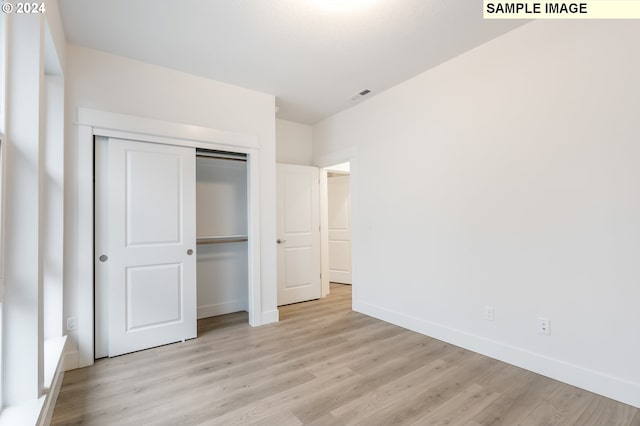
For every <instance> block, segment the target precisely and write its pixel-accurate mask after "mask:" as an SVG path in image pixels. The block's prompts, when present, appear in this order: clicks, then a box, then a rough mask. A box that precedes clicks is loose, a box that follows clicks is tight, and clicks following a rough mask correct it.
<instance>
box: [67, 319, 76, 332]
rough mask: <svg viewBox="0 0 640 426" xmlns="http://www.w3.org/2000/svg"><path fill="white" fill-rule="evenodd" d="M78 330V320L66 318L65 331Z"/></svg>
mask: <svg viewBox="0 0 640 426" xmlns="http://www.w3.org/2000/svg"><path fill="white" fill-rule="evenodd" d="M77 328H78V320H77V319H76V317H69V318H67V331H75V330H76V329H77Z"/></svg>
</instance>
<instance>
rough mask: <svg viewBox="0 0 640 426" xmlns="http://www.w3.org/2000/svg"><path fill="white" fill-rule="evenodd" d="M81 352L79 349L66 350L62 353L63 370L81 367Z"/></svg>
mask: <svg viewBox="0 0 640 426" xmlns="http://www.w3.org/2000/svg"><path fill="white" fill-rule="evenodd" d="M79 362H80V358H79V354H78V351H77V350H73V351H69V352H65V353H64V354H63V355H62V370H63V371H69V370H75V369H76V368H79Z"/></svg>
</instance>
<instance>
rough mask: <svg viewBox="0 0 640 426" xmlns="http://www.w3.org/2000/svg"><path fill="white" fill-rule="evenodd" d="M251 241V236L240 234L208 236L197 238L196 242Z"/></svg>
mask: <svg viewBox="0 0 640 426" xmlns="http://www.w3.org/2000/svg"><path fill="white" fill-rule="evenodd" d="M243 241H249V238H247V237H245V236H242V235H239V236H234V237H208V238H198V239H196V244H222V243H240V242H243Z"/></svg>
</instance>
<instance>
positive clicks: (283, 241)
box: [277, 238, 287, 244]
mask: <svg viewBox="0 0 640 426" xmlns="http://www.w3.org/2000/svg"><path fill="white" fill-rule="evenodd" d="M286 242H287V240H281V239H280V238H278V241H277V243H278V244H284V243H286Z"/></svg>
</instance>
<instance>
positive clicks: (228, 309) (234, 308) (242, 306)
mask: <svg viewBox="0 0 640 426" xmlns="http://www.w3.org/2000/svg"><path fill="white" fill-rule="evenodd" d="M247 309H248V308H247V301H246V300H232V301H230V302H223V303H215V304H213V305H204V306H198V319H202V318H209V317H215V316H218V315H226V314H231V313H233V312H240V311H246V310H247Z"/></svg>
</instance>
